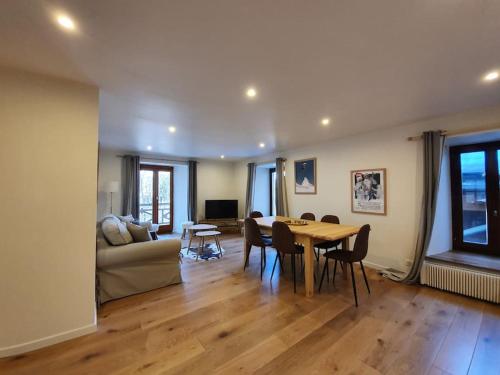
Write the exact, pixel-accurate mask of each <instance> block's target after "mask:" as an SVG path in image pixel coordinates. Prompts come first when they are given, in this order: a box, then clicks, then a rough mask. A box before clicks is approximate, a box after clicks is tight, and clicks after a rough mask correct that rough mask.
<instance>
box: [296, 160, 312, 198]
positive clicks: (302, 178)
mask: <svg viewBox="0 0 500 375" xmlns="http://www.w3.org/2000/svg"><path fill="white" fill-rule="evenodd" d="M294 165H295V168H294V170H295V194H316V191H317V189H316V158H311V159H303V160H295V162H294Z"/></svg>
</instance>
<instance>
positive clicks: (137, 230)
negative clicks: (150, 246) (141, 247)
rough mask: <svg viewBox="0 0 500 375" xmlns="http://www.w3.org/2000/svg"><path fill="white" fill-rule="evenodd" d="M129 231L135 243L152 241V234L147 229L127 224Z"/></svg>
mask: <svg viewBox="0 0 500 375" xmlns="http://www.w3.org/2000/svg"><path fill="white" fill-rule="evenodd" d="M127 229H128V231H129V232H130V234H132V238H133V239H134V242H146V241H152V240H153V239H152V238H151V234H150V233H149V230H148V228H147V227H143V226H140V225H135V224H132V223H127Z"/></svg>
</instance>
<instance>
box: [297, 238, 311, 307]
mask: <svg viewBox="0 0 500 375" xmlns="http://www.w3.org/2000/svg"><path fill="white" fill-rule="evenodd" d="M300 243H302V245H303V246H304V270H305V289H306V297H312V296H314V248H313V241H312V239H311V237H304V238H303V239H302V238H301V240H300Z"/></svg>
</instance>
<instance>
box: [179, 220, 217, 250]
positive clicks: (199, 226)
mask: <svg viewBox="0 0 500 375" xmlns="http://www.w3.org/2000/svg"><path fill="white" fill-rule="evenodd" d="M186 229H187V230H188V232H189V245H188V250H187V252H188V253H189V251H190V250H191V242H192V241H193V236H194V235H195V234H196V232H197V231H201V230H214V229H217V226H215V225H211V224H196V225H191V226H190V227H189V228H186Z"/></svg>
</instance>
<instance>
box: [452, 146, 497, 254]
mask: <svg viewBox="0 0 500 375" xmlns="http://www.w3.org/2000/svg"><path fill="white" fill-rule="evenodd" d="M450 171H451V196H452V225H453V248H454V249H455V250H467V251H473V252H477V253H483V254H489V255H497V256H500V218H499V215H498V211H499V210H500V181H499V180H500V178H499V176H500V142H491V143H481V144H473V145H464V146H455V147H451V148H450Z"/></svg>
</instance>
